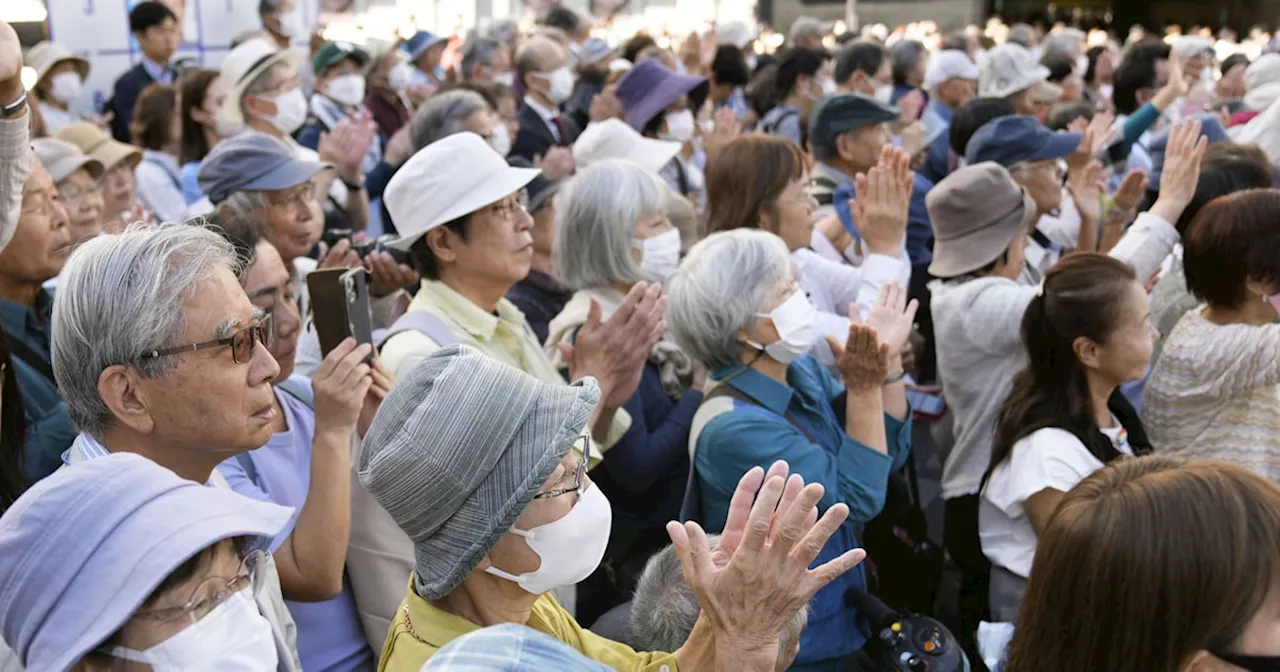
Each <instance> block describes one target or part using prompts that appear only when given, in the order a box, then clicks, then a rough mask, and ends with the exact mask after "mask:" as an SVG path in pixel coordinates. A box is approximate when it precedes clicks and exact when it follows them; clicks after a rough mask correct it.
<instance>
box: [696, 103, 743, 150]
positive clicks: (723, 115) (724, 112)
mask: <svg viewBox="0 0 1280 672" xmlns="http://www.w3.org/2000/svg"><path fill="white" fill-rule="evenodd" d="M712 124H713V125H712V127H711V132H710V133H708V134H706V135H704V136H703V138H702V144H703V146H704V147H705V148H706V150H707V155H708V156H710V155H711V154H712V153H713V152H715V150H717V149H719V148H720V147H723V146H725V145H727V144H729V142H730V141H731V140H733V139H734V138H736V137H738V136H739V135H742V124H740V123H738V120H737V118H736V117H734V115H733V110H731V109H729V108H727V107H722V108H720V109H718V110H716V112H715V115H713V116H712Z"/></svg>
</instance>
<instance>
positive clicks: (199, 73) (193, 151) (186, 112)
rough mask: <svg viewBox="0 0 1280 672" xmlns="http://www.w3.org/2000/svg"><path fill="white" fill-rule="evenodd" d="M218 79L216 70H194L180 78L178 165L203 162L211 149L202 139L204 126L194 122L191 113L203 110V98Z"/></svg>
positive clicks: (203, 138)
mask: <svg viewBox="0 0 1280 672" xmlns="http://www.w3.org/2000/svg"><path fill="white" fill-rule="evenodd" d="M217 78H218V71H217V70H208V69H205V70H196V71H195V72H193V73H191V74H189V75H187V76H186V77H183V78H182V95H181V96H180V97H181V99H182V104H181V110H182V151H181V152H180V157H179V158H178V163H180V164H183V165H185V164H188V163H191V162H193V161H197V162H198V161H203V160H204V157H205V155H207V154H208V153H209V150H210V149H212V147H210V146H209V142H208V141H207V140H206V139H205V137H204V125H203V124H201V123H200V122H198V121H196V120H195V119H194V118H193V117H192V116H191V112H192V111H194V110H201V109H204V97H205V94H207V93H208V92H209V87H210V86H211V85H212V84H213V80H215V79H217Z"/></svg>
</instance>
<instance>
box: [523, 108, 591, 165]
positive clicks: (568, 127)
mask: <svg viewBox="0 0 1280 672" xmlns="http://www.w3.org/2000/svg"><path fill="white" fill-rule="evenodd" d="M519 121H520V130H519V131H517V132H516V139H515V142H513V143H511V152H510V153H509V154H508V155H507V156H519V157H522V158H525V159H528V160H529V161H530V162H532V161H533V158H534V157H535V156H546V155H547V150H548V149H551V148H552V147H556V146H560V147H569V146H571V145H573V141H574V140H577V139H578V134H579V133H581V132H582V129H580V128H578V124H577V123H575V122H574V121H573V119H572V118H570V116H569V115H567V114H562V115H560V123H561V124H563V125H564V139H563V141H561V142H556V136H554V135H552V134H551V129H550V128H547V122H545V121H543V120H542V117H540V116H538V113H537V111H536V110H534V109H533V108H532V107H529V106H528V105H526V106H524V108H523V109H521V110H520V116H519Z"/></svg>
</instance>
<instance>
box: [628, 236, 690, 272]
mask: <svg viewBox="0 0 1280 672" xmlns="http://www.w3.org/2000/svg"><path fill="white" fill-rule="evenodd" d="M631 248H632V249H634V250H640V255H641V256H640V268H641V269H643V270H646V271H648V272H650V273H652V274H654V275H656V276H658V277H659V278H661V279H663V280H666V279H667V278H669V277H671V276H672V275H674V274H675V272H676V268H677V267H678V266H680V232H679V231H676V230H675V229H671V230H670V231H667V232H666V233H660V234H658V235H656V236H654V237H652V238H645V239H644V240H640V239H638V238H632V239H631Z"/></svg>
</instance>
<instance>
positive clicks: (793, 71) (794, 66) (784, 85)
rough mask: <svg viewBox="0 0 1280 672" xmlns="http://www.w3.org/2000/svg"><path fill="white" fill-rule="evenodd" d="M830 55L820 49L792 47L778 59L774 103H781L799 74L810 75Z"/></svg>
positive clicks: (789, 92)
mask: <svg viewBox="0 0 1280 672" xmlns="http://www.w3.org/2000/svg"><path fill="white" fill-rule="evenodd" d="M830 58H831V56H829V55H828V54H827V52H826V51H825V50H822V49H809V48H807V47H792V48H791V49H788V50H787V51H786V52H785V53H784V54H782V58H779V59H778V77H777V79H776V80H775V81H774V85H773V95H774V103H775V104H776V103H781V102H782V101H783V100H785V99H786V97H787V96H789V95H791V90H792V89H794V88H795V86H796V80H798V79H799V78H800V76H801V75H803V76H805V77H812V76H814V74H816V73H817V72H818V69H819V68H821V67H822V64H823V63H826V62H827V60H828V59H830Z"/></svg>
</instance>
